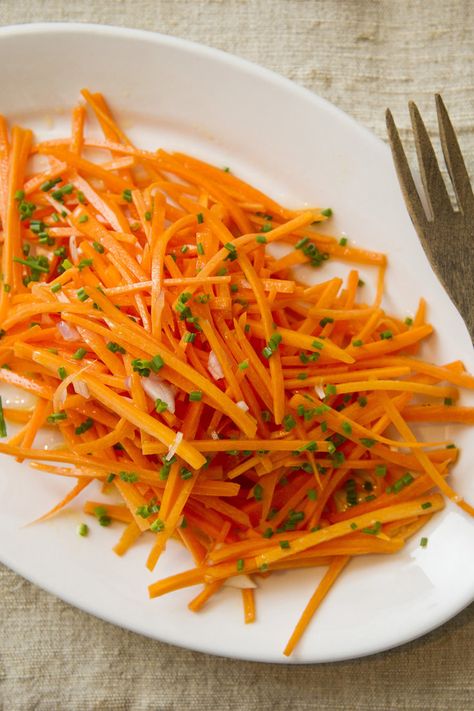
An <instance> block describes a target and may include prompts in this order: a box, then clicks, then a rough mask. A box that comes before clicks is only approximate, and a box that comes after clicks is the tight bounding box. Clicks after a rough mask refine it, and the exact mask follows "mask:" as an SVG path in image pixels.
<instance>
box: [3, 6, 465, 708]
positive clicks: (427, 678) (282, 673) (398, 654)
mask: <svg viewBox="0 0 474 711" xmlns="http://www.w3.org/2000/svg"><path fill="white" fill-rule="evenodd" d="M58 20H62V21H65V20H66V21H83V22H84V21H94V22H99V23H105V24H112V25H125V26H130V27H140V28H144V29H149V30H156V31H160V32H164V33H168V34H173V35H177V36H180V37H185V38H189V39H192V40H196V41H199V42H202V43H205V44H209V45H213V46H215V47H219V48H221V49H224V50H226V51H228V52H232V53H235V54H238V55H240V56H243V57H246V58H248V59H251V60H253V61H255V62H258V63H260V64H262V65H264V66H266V67H269V68H271V69H274V70H275V71H277V72H280V73H281V74H284V75H286V76H288V77H290V78H291V79H294V80H295V81H297V82H299V83H301V84H303V85H305V86H307V87H308V88H310V89H312V90H314V91H315V92H317V93H318V94H320V95H322V96H324V97H325V98H327V99H329V100H330V101H332V102H333V103H335V104H337V105H338V106H340V107H341V108H342V109H345V110H346V111H347V112H348V113H350V114H352V115H353V116H354V117H356V118H357V119H358V120H359V121H360V122H361V123H363V124H365V125H366V126H367V127H368V128H370V129H372V130H374V131H375V132H376V133H377V134H378V135H379V136H382V137H384V119H383V114H384V109H385V107H386V106H390V107H391V108H392V109H393V110H394V113H395V116H396V118H397V121H398V123H399V124H400V125H401V126H402V127H405V131H404V133H405V135H406V136H407V137H408V130H407V128H408V115H407V110H406V101H407V99H408V98H412V99H415V100H416V101H417V102H419V105H420V108H421V109H422V110H423V114H424V115H425V116H427V117H428V118H430V117H431V123H430V125H431V126H432V127H433V128H434V127H435V120H434V115H435V114H434V106H433V101H432V94H433V92H434V91H441V92H442V93H443V95H444V97H445V100H446V103H447V105H448V108H449V109H450V112H451V114H452V117H453V120H454V122H455V125H456V127H457V129H458V132H459V135H460V138H461V142H462V146H463V148H464V150H465V153H466V154H467V156H468V161H469V164H470V167H471V171H472V168H473V167H474V113H473V109H474V42H473V35H474V3H473V2H471V1H470V0H464V1H461V0H460V1H458V2H453V1H451V2H449V0H431V2H415V1H413V2H409V1H405V0H393V1H391V2H389V1H387V2H370V1H369V0H367V1H364V0H359V2H356V1H351V0H340V1H338V0H322V1H321V2H316V1H314V2H313V1H310V0H287V1H285V0H255V1H251V0H248V1H246V0H200V1H198V0H195V1H194V2H193V1H192V0H188V1H186V0H148V1H147V0H101V1H100V2H96V3H95V2H90V0H73V1H72V2H71V1H70V2H64V0H43V1H40V0H0V24H2V25H6V24H14V23H22V22H35V21H58ZM0 100H1V92H0ZM3 109H5V107H3ZM469 288H472V285H469ZM0 596H1V607H0V625H1V626H0V708H1V709H2V710H3V711H33V709H34V710H35V711H157V710H160V711H175V710H176V711H177V710H178V709H193V710H196V711H201V710H202V711H207V710H208V709H210V708H213V707H214V708H216V709H217V710H218V711H226V710H228V709H232V710H234V709H239V710H240V709H241V710H242V711H253V710H255V711H270V710H271V711H280V710H281V711H283V710H286V709H308V710H309V709H311V710H313V709H317V711H335V710H336V709H347V710H348V711H357V710H360V711H403V710H404V709H407V710H408V709H410V710H413V711H417V710H418V711H435V710H439V711H448V710H449V711H473V709H474V607H473V606H471V607H470V608H469V609H468V610H466V611H464V612H463V613H461V614H460V615H459V616H458V617H457V618H456V619H454V620H452V621H451V622H450V623H448V624H447V625H445V626H444V627H442V628H441V629H440V630H438V631H436V632H434V633H432V634H430V635H428V636H426V637H424V638H423V639H421V640H419V641H418V642H414V643H412V644H409V645H406V646H404V647H402V648H400V649H397V650H394V651H391V652H388V653H386V654H382V655H378V656H376V657H372V658H369V659H363V660H359V661H354V662H345V663H340V664H329V665H323V666H314V667H285V666H277V665H260V664H253V663H245V662H235V661H231V660H225V659H219V658H213V657H209V656H206V655H204V654H197V653H193V652H189V651H185V650H181V649H177V648H174V647H170V646H167V645H164V644H161V643H158V642H154V641H152V640H148V639H145V638H142V637H139V636H137V635H134V634H132V633H129V632H125V631H123V630H121V629H118V628H115V627H113V626H111V625H109V624H107V623H105V622H101V621H100V620H96V619H95V618H92V617H90V616H89V615H87V614H85V613H82V612H79V611H78V610H75V609H73V608H71V607H69V606H68V605H66V604H64V603H62V602H60V601H59V600H57V599H55V598H54V597H52V596H51V595H49V594H47V593H44V592H42V591H41V590H38V589H37V588H35V587H33V586H32V585H30V584H29V583H27V582H25V581H23V580H22V579H20V578H18V577H17V576H15V575H14V574H13V573H11V572H10V571H8V570H6V569H5V568H0Z"/></svg>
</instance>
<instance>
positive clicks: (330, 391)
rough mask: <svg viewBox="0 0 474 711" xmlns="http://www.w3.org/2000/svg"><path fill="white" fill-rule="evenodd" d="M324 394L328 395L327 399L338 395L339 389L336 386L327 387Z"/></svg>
mask: <svg viewBox="0 0 474 711" xmlns="http://www.w3.org/2000/svg"><path fill="white" fill-rule="evenodd" d="M324 392H325V394H326V397H327V396H329V395H336V394H337V387H336V386H335V385H326V387H325V388H324Z"/></svg>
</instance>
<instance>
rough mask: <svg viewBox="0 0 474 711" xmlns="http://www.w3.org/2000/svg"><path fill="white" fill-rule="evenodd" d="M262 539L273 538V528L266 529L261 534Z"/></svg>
mask: <svg viewBox="0 0 474 711" xmlns="http://www.w3.org/2000/svg"><path fill="white" fill-rule="evenodd" d="M262 536H263V538H271V537H272V536H273V528H270V527H268V528H266V529H265V530H264V532H263V533H262Z"/></svg>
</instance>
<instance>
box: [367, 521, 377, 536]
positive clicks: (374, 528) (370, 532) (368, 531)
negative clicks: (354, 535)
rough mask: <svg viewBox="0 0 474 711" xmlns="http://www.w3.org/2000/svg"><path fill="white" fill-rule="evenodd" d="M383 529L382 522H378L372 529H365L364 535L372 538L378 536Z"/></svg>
mask: <svg viewBox="0 0 474 711" xmlns="http://www.w3.org/2000/svg"><path fill="white" fill-rule="evenodd" d="M381 528H382V524H381V523H380V521H376V522H375V523H374V525H373V526H372V527H368V528H363V529H362V533H368V534H370V535H372V536H376V535H377V534H378V533H380V529H381Z"/></svg>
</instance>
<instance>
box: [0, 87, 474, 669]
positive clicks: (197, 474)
mask: <svg viewBox="0 0 474 711" xmlns="http://www.w3.org/2000/svg"><path fill="white" fill-rule="evenodd" d="M82 95H83V98H84V100H85V102H84V103H83V104H81V105H79V106H77V107H76V108H75V109H74V110H73V113H72V126H71V134H70V135H69V136H67V137H65V138H64V139H58V140H50V141H45V142H41V143H34V141H33V136H32V132H31V131H29V130H27V129H24V128H21V127H19V126H13V127H11V130H10V129H9V128H8V127H7V123H6V121H5V119H3V118H0V217H1V222H2V232H1V236H0V244H1V260H2V266H1V272H2V282H1V284H0V326H1V330H0V364H1V368H0V387H1V384H2V383H6V384H10V385H13V386H15V387H18V388H20V389H22V390H24V391H27V392H29V393H31V394H32V395H34V396H35V397H36V399H35V401H34V402H35V405H34V407H33V408H32V409H31V410H30V411H26V412H25V411H24V410H17V409H15V408H14V407H13V406H11V405H8V407H7V406H5V407H4V409H2V408H1V400H0V436H1V437H3V438H4V439H2V440H1V441H0V452H1V453H5V454H9V455H11V456H13V457H15V458H16V459H17V460H18V461H23V460H29V461H30V465H31V466H32V467H33V468H34V469H35V470H38V471H40V472H49V473H50V474H51V475H54V476H61V477H70V478H71V480H72V484H73V486H72V488H71V490H70V491H69V493H68V494H67V496H66V497H65V498H64V499H63V500H62V501H60V502H59V503H58V504H57V505H56V506H55V507H54V508H53V509H52V510H51V511H49V512H48V513H46V514H45V515H44V516H42V518H41V519H39V520H45V519H48V518H50V517H51V516H53V515H54V514H57V513H58V512H59V511H61V509H63V508H64V507H65V506H66V505H67V504H69V503H70V502H72V501H73V500H74V498H75V497H76V496H77V495H78V494H80V492H82V491H83V490H84V489H86V488H87V487H88V486H89V485H90V484H91V483H92V482H93V481H99V482H100V483H101V485H102V494H105V495H108V494H111V493H112V492H115V494H116V496H115V497H114V498H111V497H109V498H107V497H104V496H102V497H99V499H100V500H88V501H86V503H85V508H84V512H85V513H86V514H90V515H91V516H92V517H96V518H97V519H98V522H99V523H100V524H101V525H103V526H107V525H109V524H111V523H112V522H115V521H118V522H121V523H123V524H125V527H124V528H123V531H122V533H121V535H120V537H119V539H118V541H117V544H116V546H115V548H114V550H115V553H117V555H124V554H125V553H126V552H127V550H128V549H129V548H130V547H131V546H133V545H134V544H135V543H136V541H137V540H139V539H140V538H141V537H142V536H143V535H144V534H146V541H147V542H149V545H150V549H149V554H148V558H147V560H146V565H147V567H148V568H149V569H150V570H154V569H155V567H156V566H157V563H158V561H159V558H160V556H161V555H162V554H163V553H164V551H165V548H166V545H167V543H168V541H169V539H174V540H176V541H179V542H180V543H181V544H182V545H183V546H185V547H186V548H187V550H188V551H189V553H190V555H191V557H192V559H193V561H194V565H193V567H191V568H190V569H189V570H186V571H184V572H182V573H179V574H177V575H173V576H171V577H168V578H165V579H162V578H161V579H160V578H159V571H158V573H157V577H158V579H157V580H156V582H153V583H152V584H151V585H150V587H149V595H150V597H151V598H155V597H158V596H160V595H164V594H166V593H169V592H172V591H174V590H178V589H180V588H185V587H190V586H195V585H200V586H201V590H200V592H199V593H198V594H197V596H195V597H194V598H193V599H191V601H190V603H189V608H190V610H192V611H194V612H197V611H199V610H201V609H202V608H203V607H204V606H205V604H206V602H207V601H208V600H209V599H210V598H211V597H212V596H214V595H218V594H219V590H220V589H221V587H222V586H223V585H224V584H226V583H227V582H228V581H229V579H234V581H233V584H234V585H235V586H236V587H237V588H240V591H239V592H238V593H236V594H239V595H241V598H242V605H243V615H244V620H245V622H246V623H251V622H253V621H254V620H255V619H256V616H257V613H258V609H257V608H256V599H255V598H256V596H258V580H259V577H261V576H268V575H271V573H272V572H273V571H280V570H291V569H294V568H301V567H308V568H312V567H319V566H324V567H325V568H326V569H327V571H326V573H325V574H324V577H323V578H322V580H321V582H320V583H319V584H318V585H317V586H316V589H315V592H314V594H313V596H312V597H311V599H310V600H309V601H308V605H307V607H306V609H305V610H304V611H302V615H301V618H300V620H299V622H298V624H297V626H296V628H295V630H294V632H293V634H292V636H291V638H290V640H289V641H288V643H287V644H286V646H285V648H284V654H285V655H289V654H291V652H292V651H293V649H294V648H295V646H296V644H297V643H298V640H299V639H300V638H301V636H302V634H303V633H304V631H305V629H306V628H307V626H308V624H309V622H310V620H311V618H312V615H313V614H314V612H315V611H316V609H317V608H318V607H319V605H320V604H321V602H322V601H323V599H324V598H325V596H326V594H327V593H328V592H329V590H330V588H331V586H332V585H333V584H334V583H335V582H336V580H337V579H338V577H339V576H340V575H341V574H343V571H344V569H345V567H346V565H347V564H348V562H349V561H350V559H351V558H352V557H353V556H360V555H376V554H393V553H396V552H397V551H399V550H400V549H401V548H403V546H404V545H405V543H406V541H407V539H408V538H410V536H413V535H419V532H420V530H421V528H422V527H423V526H424V525H425V524H426V523H427V522H428V521H429V520H430V518H431V517H432V516H433V514H434V513H436V512H437V511H439V510H440V509H442V508H443V507H444V505H445V499H446V497H447V498H448V499H452V500H453V501H455V502H456V503H457V504H458V505H459V506H460V507H461V508H462V509H464V510H465V511H467V512H468V513H470V514H471V515H472V514H473V513H474V509H473V507H472V506H471V505H470V504H468V503H467V502H465V501H464V500H463V499H462V498H461V497H460V496H458V495H457V494H456V493H455V491H454V490H453V489H452V487H451V485H450V484H449V483H448V475H449V472H450V468H451V466H452V465H453V464H454V463H455V461H456V459H457V457H458V449H457V448H456V446H455V445H454V444H453V443H451V442H446V441H443V440H439V439H438V440H437V441H420V440H419V439H417V437H416V436H415V434H414V431H413V428H412V423H417V422H430V423H436V422H441V423H447V422H455V423H466V424H472V423H473V421H474V408H470V407H464V406H462V405H459V404H458V398H459V392H460V389H461V388H471V389H472V388H473V387H474V377H473V376H472V375H469V374H468V373H467V372H465V369H464V366H463V364H462V363H461V362H460V361H452V362H450V363H443V364H441V365H434V364H432V363H429V362H427V361H425V360H423V359H422V358H421V357H420V356H419V348H420V344H421V343H422V341H424V340H425V339H427V338H428V337H429V336H430V334H431V333H432V331H433V327H432V326H431V325H430V323H428V322H427V320H426V305H425V302H424V301H421V303H420V304H419V306H418V310H417V311H416V314H415V316H414V317H413V318H404V317H403V316H402V317H400V315H393V314H389V313H387V312H386V311H385V310H384V307H383V303H382V297H383V292H384V276H385V269H386V263H387V260H386V257H385V255H384V254H380V253H377V252H373V251H368V250H364V249H362V248H360V247H355V246H352V245H351V244H349V243H348V242H347V239H346V238H342V239H336V238H334V237H330V236H327V235H326V234H322V233H321V232H320V231H318V228H319V226H320V225H321V224H322V223H324V222H326V221H327V220H328V219H329V218H330V217H331V214H332V213H331V210H330V209H319V208H314V209H306V210H290V209H287V208H285V207H283V206H281V205H279V204H278V203H276V202H275V201H274V200H272V199H271V198H270V197H268V196H267V195H264V194H263V193H262V192H261V191H259V190H258V189H257V188H255V187H253V186H251V185H248V184H247V183H245V182H243V181H242V180H240V179H239V178H238V177H236V176H235V175H234V174H233V173H232V172H231V170H229V169H228V168H226V167H215V166H212V165H209V164H207V163H204V162H203V161H201V160H198V159H196V158H193V157H191V156H188V155H185V154H183V153H169V152H167V151H164V150H157V151H145V150H142V149H140V148H137V147H135V145H134V144H133V143H132V142H131V141H130V139H129V138H128V137H127V136H126V135H125V134H124V133H123V131H122V130H121V128H120V127H119V126H118V125H117V123H116V121H115V119H114V117H113V114H112V112H111V110H110V108H109V106H108V104H107V102H106V100H105V99H104V97H103V96H102V95H101V94H98V93H91V92H89V91H87V90H84V91H83V92H82ZM87 111H89V112H91V114H92V115H93V116H94V117H95V119H96V120H97V122H98V123H99V125H100V127H101V129H102V133H103V137H102V138H100V139H96V138H89V137H88V136H87V135H86V134H85V132H84V127H85V123H86V118H87V116H86V114H87ZM91 149H93V153H92V152H91ZM92 155H93V156H94V159H92V157H91V156H92ZM97 156H98V157H97ZM33 159H34V160H33ZM276 242H280V243H283V244H284V245H286V251H282V250H279V251H278V255H277V256H275V255H276V252H275V250H272V248H271V245H272V244H273V243H276ZM282 255H283V256H282ZM326 260H340V261H341V262H344V263H346V264H347V263H349V264H350V265H351V270H350V272H349V274H348V276H347V277H346V278H344V279H343V278H337V277H335V278H329V277H328V276H326V275H325V269H324V265H325V263H326ZM301 265H304V267H305V269H303V270H302V269H298V268H299V267H301ZM359 265H372V266H373V267H375V268H376V271H377V274H378V276H377V280H376V296H375V299H374V300H373V301H371V302H370V303H365V302H364V301H363V300H362V299H361V298H360V296H359V293H360V291H361V290H360V286H361V279H360V277H359V273H358V267H359ZM308 270H311V271H312V277H311V283H310V284H307V283H305V282H304V280H303V277H302V274H308ZM10 422H13V423H16V425H15V427H16V433H15V434H13V435H12V436H10V437H9V438H8V428H9V427H10ZM44 427H51V428H57V429H58V430H59V431H60V434H61V435H62V438H63V440H64V444H63V445H61V446H58V447H57V448H56V449H53V450H51V449H48V450H46V449H42V448H40V447H39V446H35V438H36V435H37V433H38V432H39V430H40V429H42V428H44ZM5 438H8V439H5ZM117 495H118V496H119V497H120V499H118V498H117ZM118 500H120V501H121V503H116V502H117V501H118ZM112 501H113V502H114V503H112ZM87 532H88V527H87V525H86V524H81V525H80V527H79V529H78V533H79V534H80V535H87ZM421 542H422V545H426V543H427V539H426V538H425V537H423V538H422V539H421ZM278 579H279V580H281V578H278ZM318 580H319V575H318ZM282 641H283V640H282Z"/></svg>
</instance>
